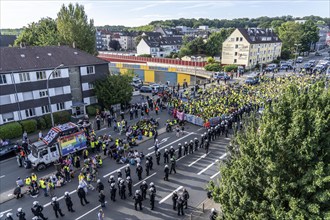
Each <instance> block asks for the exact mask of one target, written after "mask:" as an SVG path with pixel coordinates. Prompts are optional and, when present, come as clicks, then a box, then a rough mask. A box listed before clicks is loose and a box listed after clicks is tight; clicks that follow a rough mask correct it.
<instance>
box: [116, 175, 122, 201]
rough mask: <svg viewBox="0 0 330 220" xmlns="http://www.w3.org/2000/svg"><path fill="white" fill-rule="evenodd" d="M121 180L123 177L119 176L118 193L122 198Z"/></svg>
mask: <svg viewBox="0 0 330 220" xmlns="http://www.w3.org/2000/svg"><path fill="white" fill-rule="evenodd" d="M121 180H122V178H121V177H119V178H118V181H117V186H118V194H119V196H120V198H121V190H120V182H121Z"/></svg>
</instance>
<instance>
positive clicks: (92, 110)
mask: <svg viewBox="0 0 330 220" xmlns="http://www.w3.org/2000/svg"><path fill="white" fill-rule="evenodd" d="M97 109H98V110H99V111H101V109H102V108H101V106H99V105H97V104H94V105H89V106H87V107H86V111H87V114H88V115H89V116H95V115H96V111H97Z"/></svg>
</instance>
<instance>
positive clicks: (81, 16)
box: [57, 3, 96, 54]
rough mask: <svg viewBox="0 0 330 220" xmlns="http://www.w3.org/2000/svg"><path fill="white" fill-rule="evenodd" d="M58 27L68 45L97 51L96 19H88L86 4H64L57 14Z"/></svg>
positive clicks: (61, 38)
mask: <svg viewBox="0 0 330 220" xmlns="http://www.w3.org/2000/svg"><path fill="white" fill-rule="evenodd" d="M57 29H58V34H59V37H60V40H61V42H62V43H64V44H67V45H73V43H75V45H76V47H77V48H79V49H81V50H84V51H86V52H88V53H90V54H95V53H96V48H95V41H96V40H95V32H96V30H95V27H94V21H93V20H92V19H90V20H89V21H88V18H87V15H86V14H85V10H84V6H83V5H79V4H78V3H76V5H73V4H71V3H70V4H69V5H68V7H66V6H65V5H64V4H63V5H62V7H61V9H60V11H59V13H58V14H57Z"/></svg>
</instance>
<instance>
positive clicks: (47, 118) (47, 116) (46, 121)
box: [43, 114, 52, 128]
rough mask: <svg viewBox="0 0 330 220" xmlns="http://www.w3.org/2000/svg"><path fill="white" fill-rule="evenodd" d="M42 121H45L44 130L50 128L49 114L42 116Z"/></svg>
mask: <svg viewBox="0 0 330 220" xmlns="http://www.w3.org/2000/svg"><path fill="white" fill-rule="evenodd" d="M43 119H44V120H45V123H46V128H51V127H52V120H51V118H50V114H48V115H44V116H43Z"/></svg>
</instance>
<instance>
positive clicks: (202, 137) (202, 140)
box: [200, 134, 204, 148]
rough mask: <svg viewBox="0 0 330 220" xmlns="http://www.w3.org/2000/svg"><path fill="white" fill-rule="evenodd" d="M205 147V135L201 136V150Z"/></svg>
mask: <svg viewBox="0 0 330 220" xmlns="http://www.w3.org/2000/svg"><path fill="white" fill-rule="evenodd" d="M203 145H204V134H201V145H200V148H203Z"/></svg>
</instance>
